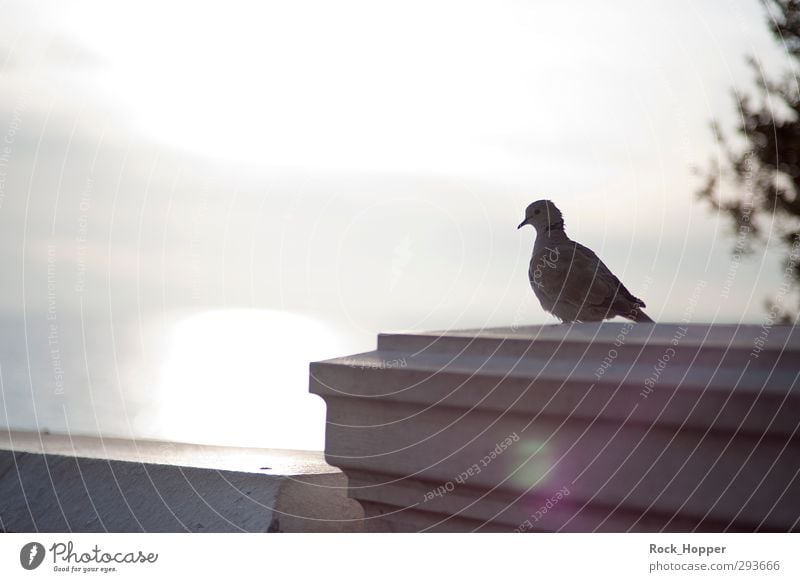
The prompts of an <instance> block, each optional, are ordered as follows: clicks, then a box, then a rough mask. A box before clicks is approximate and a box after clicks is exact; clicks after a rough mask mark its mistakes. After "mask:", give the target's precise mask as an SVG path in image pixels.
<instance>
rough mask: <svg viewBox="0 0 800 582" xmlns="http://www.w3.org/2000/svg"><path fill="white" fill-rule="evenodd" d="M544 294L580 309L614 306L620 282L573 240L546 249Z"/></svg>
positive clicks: (556, 301) (598, 260)
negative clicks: (584, 307)
mask: <svg viewBox="0 0 800 582" xmlns="http://www.w3.org/2000/svg"><path fill="white" fill-rule="evenodd" d="M543 256H544V257H545V259H547V260H546V261H545V259H543V260H542V264H543V269H542V273H543V275H544V276H542V277H541V283H542V287H543V289H542V290H543V291H545V293H547V295H548V296H549V297H550V298H551V299H552V300H553V301H554V302H555V303H561V302H565V303H568V304H570V305H573V306H575V307H577V308H580V307H581V306H585V305H590V306H596V307H603V306H606V305H610V303H611V301H613V299H614V295H615V293H614V291H615V289H616V288H617V284H619V281H617V280H616V277H614V275H613V274H612V273H611V271H609V270H608V268H607V267H606V266H605V265H604V264H603V262H602V261H601V260H600V259H599V258H598V257H597V255H595V254H594V253H593V252H592V251H591V250H589V249H587V248H586V247H584V246H583V245H580V244H578V243H575V242H572V241H570V242H569V243H563V244H560V245H557V246H554V247H550V248H548V249H546V252H545V254H543Z"/></svg>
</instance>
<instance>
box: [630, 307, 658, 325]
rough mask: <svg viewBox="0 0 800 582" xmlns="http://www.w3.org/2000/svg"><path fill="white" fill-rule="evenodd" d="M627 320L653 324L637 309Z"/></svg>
mask: <svg viewBox="0 0 800 582" xmlns="http://www.w3.org/2000/svg"><path fill="white" fill-rule="evenodd" d="M627 317H628V319H630V320H631V321H635V322H636V323H655V321H653V320H652V319H650V317H649V316H648V315H647V314H646V313H645V312H644V311H642V310H641V309H639V308H638V307H637V308H636V309H633V310H632V311H631V312H630V313H629V314H628V315H627Z"/></svg>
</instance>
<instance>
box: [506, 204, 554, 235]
mask: <svg viewBox="0 0 800 582" xmlns="http://www.w3.org/2000/svg"><path fill="white" fill-rule="evenodd" d="M526 224H530V225H531V226H533V228H535V229H536V232H547V231H549V230H550V229H551V228H563V227H564V218H563V217H562V216H561V211H560V210H559V209H558V208H556V205H555V204H553V203H552V202H551V201H550V200H537V201H536V202H531V203H530V204H529V205H528V207H527V208H526V209H525V220H523V221H522V222H520V224H519V226H518V227H517V228H522V227H523V226H525V225H526Z"/></svg>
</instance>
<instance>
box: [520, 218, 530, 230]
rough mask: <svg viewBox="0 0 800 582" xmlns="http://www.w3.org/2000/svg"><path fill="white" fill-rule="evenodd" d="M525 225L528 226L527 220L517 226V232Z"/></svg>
mask: <svg viewBox="0 0 800 582" xmlns="http://www.w3.org/2000/svg"><path fill="white" fill-rule="evenodd" d="M526 224H528V219H527V218H526V219H525V220H523V221H522V222H520V223H519V226H518V227H517V230H519V229H520V228H522V227H523V226H525V225H526Z"/></svg>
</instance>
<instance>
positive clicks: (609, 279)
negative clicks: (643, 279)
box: [575, 243, 647, 307]
mask: <svg viewBox="0 0 800 582" xmlns="http://www.w3.org/2000/svg"><path fill="white" fill-rule="evenodd" d="M575 244H576V245H577V246H578V247H580V249H581V252H582V253H584V254H589V255H591V256H593V257H594V258H595V259H596V260H597V261H598V262H599V263H600V268H599V269H598V273H599V275H600V277H602V279H603V281H605V283H606V284H607V285H609V287H610V289H611V291H612V292H615V294H616V296H617V297H619V298H622V299H624V300H627V301H630V302H631V303H633V304H635V305H638V306H640V307H647V305H645V303H644V301H642V300H641V299H639V298H638V297H636V296H635V295H634V294H633V293H631V292H630V291H628V288H627V287H625V285H623V283H622V281H620V280H619V278H618V277H617V276H616V275H615V274H614V273H612V272H611V269H609V268H608V267H606V265H605V263H604V262H603V261H601V260H600V258H599V257H598V256H597V255H596V254H594V251H592V250H591V249H589V248H586V247H585V246H583V245H582V244H579V243H575ZM610 300H611V301H612V302H613V301H614V297H613V296H612V297H610Z"/></svg>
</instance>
